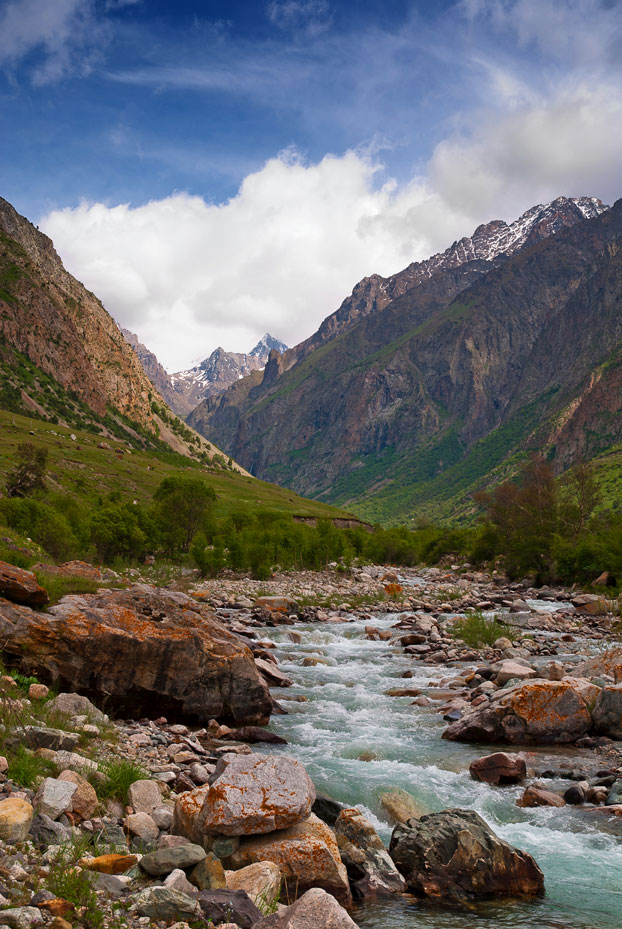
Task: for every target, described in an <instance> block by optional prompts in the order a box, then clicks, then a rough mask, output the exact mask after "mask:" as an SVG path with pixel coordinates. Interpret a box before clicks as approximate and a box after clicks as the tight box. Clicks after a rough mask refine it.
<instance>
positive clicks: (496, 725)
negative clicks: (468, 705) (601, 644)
mask: <svg viewBox="0 0 622 929" xmlns="http://www.w3.org/2000/svg"><path fill="white" fill-rule="evenodd" d="M591 725H592V717H591V714H590V710H589V708H588V704H587V701H586V699H585V698H584V696H583V694H582V693H581V687H580V685H579V683H575V681H574V679H573V678H567V679H566V680H563V681H546V680H540V679H537V680H533V681H527V682H526V683H523V684H516V685H515V686H514V687H510V688H508V689H507V690H501V691H499V692H498V693H496V694H494V695H493V696H492V697H491V699H490V701H489V703H488V704H486V705H485V706H481V707H477V708H476V709H474V710H470V711H469V712H467V713H465V714H464V716H463V717H462V719H460V720H458V721H457V722H455V723H452V724H451V725H450V726H449V727H448V728H447V729H446V730H445V732H444V733H443V738H444V739H454V740H457V741H461V742H511V743H514V744H547V743H549V744H555V743H566V742H574V741H576V739H578V738H580V737H581V736H584V735H585V734H586V733H587V732H588V731H589V729H590V727H591Z"/></svg>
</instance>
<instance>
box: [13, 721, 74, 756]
mask: <svg viewBox="0 0 622 929" xmlns="http://www.w3.org/2000/svg"><path fill="white" fill-rule="evenodd" d="M79 741H80V736H79V735H78V733H77V732H63V730H62V729H50V728H48V727H47V726H26V727H25V729H24V742H25V743H26V745H27V746H28V748H50V749H51V750H52V751H54V752H59V751H62V752H73V750H74V748H75V747H76V745H77V744H78V742H79Z"/></svg>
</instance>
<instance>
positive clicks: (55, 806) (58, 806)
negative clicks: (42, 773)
mask: <svg viewBox="0 0 622 929" xmlns="http://www.w3.org/2000/svg"><path fill="white" fill-rule="evenodd" d="M77 789H78V787H77V784H72V783H70V782H69V781H60V780H57V779H56V778H54V777H46V778H44V779H43V780H42V781H41V783H40V785H39V788H38V790H37V792H36V794H35V798H34V800H33V806H34V808H35V810H36V811H37V812H38V813H43V814H45V815H46V816H49V817H50V819H58V817H59V816H60V815H61V814H62V813H66V812H67V810H70V809H71V804H72V800H73V795H74V794H75V792H76V791H77Z"/></svg>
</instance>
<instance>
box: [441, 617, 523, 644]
mask: <svg viewBox="0 0 622 929" xmlns="http://www.w3.org/2000/svg"><path fill="white" fill-rule="evenodd" d="M511 631H512V630H511V629H510V627H509V626H507V625H506V624H505V623H502V622H500V621H499V620H498V619H497V617H496V616H495V617H494V619H487V617H486V616H484V615H483V613H480V612H479V611H476V612H474V613H470V614H469V615H468V616H467V617H466V619H460V620H458V622H456V623H454V624H453V626H452V627H451V629H450V630H449V633H450V635H451V636H453V638H455V639H460V640H461V641H462V642H464V643H465V645H468V646H469V647H470V648H484V647H486V646H492V645H494V643H495V642H496V641H497V639H500V638H503V637H505V638H508V637H509V636H510V633H511Z"/></svg>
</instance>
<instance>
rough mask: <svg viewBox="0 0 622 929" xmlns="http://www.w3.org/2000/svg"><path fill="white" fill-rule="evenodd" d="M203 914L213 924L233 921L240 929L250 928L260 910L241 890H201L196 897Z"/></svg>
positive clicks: (257, 918)
mask: <svg viewBox="0 0 622 929" xmlns="http://www.w3.org/2000/svg"><path fill="white" fill-rule="evenodd" d="M198 900H199V904H200V906H201V910H202V912H203V916H204V917H205V919H207V920H208V921H209V920H211V921H212V922H213V923H214V925H219V924H220V923H235V925H236V926H239V927H240V929H251V926H254V925H255V924H256V923H258V922H259V921H260V920H261V917H262V913H261V910H260V909H259V908H258V907H256V906H255V904H254V903H253V901H252V900H251V899H250V897H249V896H248V894H247V893H246V892H245V891H243V890H227V889H226V888H225V889H221V890H203V891H201V893H200V894H199V897H198Z"/></svg>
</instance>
